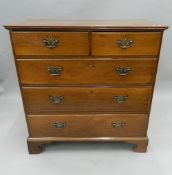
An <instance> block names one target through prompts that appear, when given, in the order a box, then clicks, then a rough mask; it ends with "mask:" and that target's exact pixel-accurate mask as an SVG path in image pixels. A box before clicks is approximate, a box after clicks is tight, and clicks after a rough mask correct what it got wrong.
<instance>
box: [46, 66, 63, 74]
mask: <svg viewBox="0 0 172 175" xmlns="http://www.w3.org/2000/svg"><path fill="white" fill-rule="evenodd" d="M62 71H63V68H62V67H49V68H48V73H49V74H50V75H52V76H57V75H60V74H61V72H62Z"/></svg>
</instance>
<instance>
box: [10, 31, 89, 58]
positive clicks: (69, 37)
mask: <svg viewBox="0 0 172 175" xmlns="http://www.w3.org/2000/svg"><path fill="white" fill-rule="evenodd" d="M50 36H52V38H53V39H58V40H59V41H60V42H59V44H58V46H57V47H56V48H53V49H49V48H47V47H45V45H44V43H43V40H44V39H49V38H50ZM12 42H13V44H14V52H15V54H16V56H20V55H88V54H89V46H88V33H87V32H12Z"/></svg>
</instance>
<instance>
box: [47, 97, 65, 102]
mask: <svg viewBox="0 0 172 175" xmlns="http://www.w3.org/2000/svg"><path fill="white" fill-rule="evenodd" d="M48 98H49V101H50V102H51V103H53V104H60V103H62V102H63V100H64V97H63V96H52V95H49V96H48Z"/></svg>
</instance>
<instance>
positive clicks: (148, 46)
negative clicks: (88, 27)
mask: <svg viewBox="0 0 172 175" xmlns="http://www.w3.org/2000/svg"><path fill="white" fill-rule="evenodd" d="M160 43H161V33H160V32H93V34H92V54H93V55H96V56H98V55H115V56H131V55H136V56H139V55H141V56H142V55H145V56H146V55H148V56H157V55H158V54H159V49H160Z"/></svg>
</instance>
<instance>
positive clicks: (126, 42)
mask: <svg viewBox="0 0 172 175" xmlns="http://www.w3.org/2000/svg"><path fill="white" fill-rule="evenodd" d="M133 44H134V42H133V40H131V39H127V37H126V36H125V37H124V39H121V40H117V45H118V46H119V47H120V48H121V49H128V48H130V47H131V46H132V45H133Z"/></svg>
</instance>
